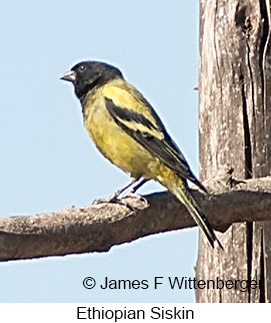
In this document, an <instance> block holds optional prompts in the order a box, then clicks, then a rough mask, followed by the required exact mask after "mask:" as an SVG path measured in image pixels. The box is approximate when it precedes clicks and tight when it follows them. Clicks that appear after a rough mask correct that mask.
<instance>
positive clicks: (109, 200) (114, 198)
mask: <svg viewBox="0 0 271 323" xmlns="http://www.w3.org/2000/svg"><path fill="white" fill-rule="evenodd" d="M118 202H119V194H117V193H114V194H112V195H109V196H108V197H104V198H100V199H95V200H94V201H93V202H92V204H93V205H97V204H102V203H118Z"/></svg>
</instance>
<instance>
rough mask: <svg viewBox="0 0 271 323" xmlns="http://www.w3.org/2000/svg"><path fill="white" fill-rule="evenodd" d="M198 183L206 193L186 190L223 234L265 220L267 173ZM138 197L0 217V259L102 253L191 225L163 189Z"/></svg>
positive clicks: (270, 198) (269, 205)
mask: <svg viewBox="0 0 271 323" xmlns="http://www.w3.org/2000/svg"><path fill="white" fill-rule="evenodd" d="M204 184H205V185H206V187H207V189H208V190H209V192H210V196H209V197H208V196H206V195H204V194H203V193H201V192H199V191H198V190H196V189H193V190H192V191H193V194H194V195H195V198H196V199H197V201H198V202H199V204H200V205H201V207H202V209H203V210H204V212H205V213H206V214H207V217H208V220H209V222H210V224H211V225H212V227H213V228H214V229H216V230H219V231H222V232H223V231H225V230H226V229H227V228H228V227H229V226H230V225H231V224H232V223H234V222H244V221H264V220H271V212H270V210H271V177H265V178H261V179H253V180H247V181H246V182H245V183H244V184H239V185H237V186H235V187H234V188H233V189H230V188H228V187H226V186H225V185H224V184H223V182H221V181H220V180H215V181H211V182H206V183H204ZM144 198H145V199H146V200H145V201H142V200H139V199H136V198H131V197H129V198H124V199H122V201H123V202H125V203H126V205H122V204H112V203H103V204H99V205H91V206H89V207H80V208H74V207H71V208H68V209H66V210H63V211H57V212H53V213H48V214H39V215H30V216H12V217H6V218H1V219H0V260H2V261H4V260H15V259H27V258H38V257H45V256H57V255H67V254H73V253H84V252H93V251H108V250H109V249H110V248H111V247H112V246H114V245H118V244H121V243H124V242H130V241H132V240H135V239H138V238H140V237H144V236H147V235H150V234H154V233H158V232H165V231H171V230H176V229H183V228H187V227H193V226H195V223H194V221H193V219H192V217H191V216H190V215H189V214H188V212H187V210H186V208H185V207H184V206H183V205H182V204H180V203H179V202H178V201H177V199H176V198H175V197H173V196H172V195H171V194H169V193H168V192H163V193H154V194H151V195H147V196H144ZM125 203H124V204H125ZM127 203H128V204H129V206H127Z"/></svg>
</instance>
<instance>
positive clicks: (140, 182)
mask: <svg viewBox="0 0 271 323" xmlns="http://www.w3.org/2000/svg"><path fill="white" fill-rule="evenodd" d="M148 181H149V179H147V178H141V179H139V180H138V183H137V184H136V185H135V186H134V187H133V188H132V189H131V190H130V193H135V192H136V191H137V190H138V189H139V188H140V187H141V186H142V185H144V184H145V183H146V182H148Z"/></svg>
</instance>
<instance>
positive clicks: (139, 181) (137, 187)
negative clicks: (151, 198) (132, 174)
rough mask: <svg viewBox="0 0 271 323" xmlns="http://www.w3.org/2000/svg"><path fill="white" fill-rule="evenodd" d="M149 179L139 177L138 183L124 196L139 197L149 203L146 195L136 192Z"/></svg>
mask: <svg viewBox="0 0 271 323" xmlns="http://www.w3.org/2000/svg"><path fill="white" fill-rule="evenodd" d="M148 181H149V179H146V178H141V179H140V178H139V179H138V183H137V184H136V185H135V186H134V187H133V188H131V190H130V191H129V192H127V194H125V195H124V196H123V197H124V198H125V197H134V198H137V199H138V198H139V199H140V200H142V201H144V202H145V203H146V204H148V202H147V200H146V199H145V197H143V196H141V195H138V194H135V192H136V191H137V190H138V189H139V188H140V187H141V186H142V185H144V184H145V183H146V182H148Z"/></svg>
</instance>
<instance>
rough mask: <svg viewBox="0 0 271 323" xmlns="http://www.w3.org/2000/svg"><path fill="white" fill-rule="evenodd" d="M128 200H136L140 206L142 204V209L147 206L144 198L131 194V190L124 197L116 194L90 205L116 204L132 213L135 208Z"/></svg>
mask: <svg viewBox="0 0 271 323" xmlns="http://www.w3.org/2000/svg"><path fill="white" fill-rule="evenodd" d="M129 199H137V200H138V201H139V202H140V204H141V205H142V204H144V207H146V206H148V205H149V203H148V201H147V199H146V198H145V197H143V196H141V195H138V194H135V193H133V190H131V191H129V192H128V193H126V194H124V195H120V194H118V192H116V193H114V194H112V195H110V196H108V197H106V198H101V199H96V200H94V201H93V202H92V205H97V204H101V203H116V204H120V205H123V206H126V207H128V208H129V209H131V210H133V211H134V210H135V208H136V207H135V206H134V203H133V204H132V203H129Z"/></svg>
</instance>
